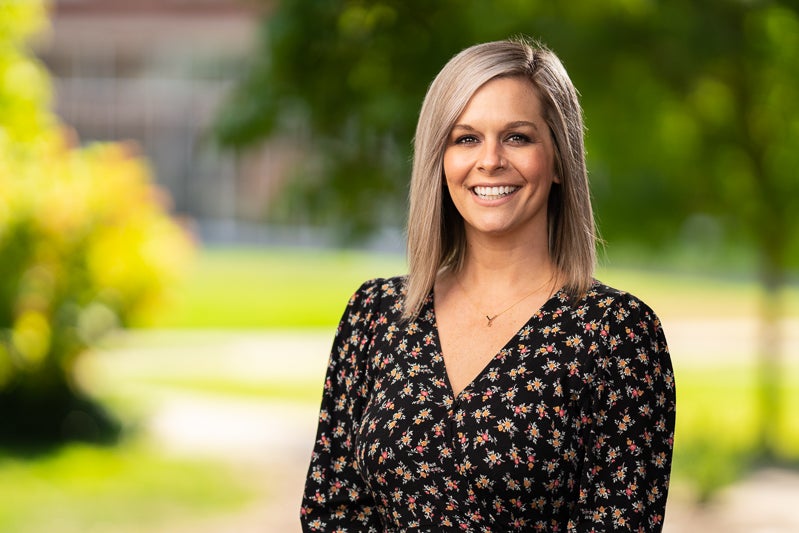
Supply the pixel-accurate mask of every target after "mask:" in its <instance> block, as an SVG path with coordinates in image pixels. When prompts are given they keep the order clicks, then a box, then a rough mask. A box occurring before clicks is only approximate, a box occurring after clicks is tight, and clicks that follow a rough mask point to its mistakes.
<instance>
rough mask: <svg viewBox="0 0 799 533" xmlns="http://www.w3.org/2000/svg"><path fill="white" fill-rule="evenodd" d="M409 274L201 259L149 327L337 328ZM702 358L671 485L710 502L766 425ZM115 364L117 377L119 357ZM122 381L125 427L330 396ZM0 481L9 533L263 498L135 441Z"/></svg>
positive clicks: (178, 381) (322, 258) (655, 300)
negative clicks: (165, 416) (378, 284)
mask: <svg viewBox="0 0 799 533" xmlns="http://www.w3.org/2000/svg"><path fill="white" fill-rule="evenodd" d="M403 271H404V260H403V259H402V258H401V257H397V256H375V255H372V254H366V253H357V252H346V253H341V252H334V251H324V252H311V251H290V250H246V249H243V250H235V249H231V250H220V249H217V250H201V251H200V253H199V255H198V258H197V262H196V264H195V265H194V268H193V269H192V271H191V272H190V273H189V275H188V276H187V278H186V280H185V282H184V283H183V284H182V285H181V286H180V287H176V288H175V292H174V299H173V305H172V306H171V307H169V308H167V309H165V310H164V312H163V313H162V314H160V315H158V316H155V317H151V320H150V322H149V326H150V327H156V328H185V329H195V330H197V333H198V335H200V333H202V334H203V335H205V334H208V332H207V331H206V332H200V330H201V329H209V328H210V329H216V328H219V329H226V328H227V329H235V328H272V329H285V328H308V327H314V328H318V327H323V328H331V329H332V327H333V326H335V324H336V323H337V322H338V319H339V317H340V316H341V313H342V311H343V308H344V305H345V303H346V300H347V298H348V297H349V296H350V295H351V294H352V292H353V291H354V290H355V289H356V288H357V287H358V285H359V284H360V283H361V282H362V281H364V280H366V279H369V278H372V277H377V276H391V275H395V274H400V273H402V272H403ZM597 276H598V277H599V278H600V279H602V280H603V281H605V282H606V283H609V284H611V285H614V286H618V287H621V288H624V289H626V290H629V291H631V292H633V293H635V294H637V295H638V296H640V297H641V298H643V299H644V300H645V301H647V302H648V303H649V304H650V305H651V306H652V307H653V308H654V309H655V310H656V311H657V312H658V313H659V314H661V316H666V315H668V316H669V317H676V318H688V319H690V318H701V317H707V316H712V317H715V318H725V317H733V318H734V317H745V316H753V315H754V314H755V313H756V311H757V309H758V307H757V306H758V288H757V285H756V284H755V283H754V282H753V281H751V280H746V279H741V278H739V279H732V278H724V277H720V276H710V275H688V274H680V275H675V274H668V273H663V272H660V273H656V272H645V271H637V270H631V269H623V268H618V267H615V268H607V269H602V270H600V272H599V273H598V274H597ZM785 302H786V304H787V305H786V310H787V312H788V313H789V314H790V315H792V316H794V317H796V316H799V290H798V289H797V287H792V288H791V289H790V290H789V291H788V292H787V294H786V295H785ZM154 333H157V332H154ZM141 341H142V342H143V343H144V344H146V343H153V344H155V345H157V346H158V347H160V348H165V347H168V346H165V344H164V343H166V344H168V342H175V341H174V340H173V341H169V337H168V336H167V338H166V341H165V340H164V339H163V338H161V337H159V336H158V335H155V336H154V337H153V336H149V334H148V336H144V337H142V339H141ZM181 342H183V341H181ZM196 342H198V343H199V346H202V345H203V344H204V343H208V342H211V343H212V341H209V339H208V338H206V337H202V335H200V336H199V337H198V339H197V341H196ZM176 348H181V349H182V350H185V349H186V347H185V346H183V347H179V346H176ZM681 355H685V354H681ZM697 355H699V354H697ZM702 355H713V356H716V357H713V358H708V359H709V360H712V361H719V362H718V363H716V364H712V365H711V364H707V363H705V364H703V365H700V364H693V361H701V360H702V359H703V358H702V357H698V356H697V357H696V358H692V357H690V354H687V355H686V356H685V357H681V358H680V362H681V364H680V365H679V366H677V368H676V369H675V370H676V378H677V394H678V414H677V431H676V445H675V456H674V466H673V472H674V480H675V483H676V484H678V485H679V486H680V487H688V488H689V490H692V491H693V492H694V493H695V494H696V496H697V498H699V499H706V498H707V497H709V496H710V495H712V494H713V493H714V491H716V490H718V488H720V487H722V486H724V485H725V484H727V483H729V482H731V481H734V480H735V479H737V478H739V477H740V476H742V475H743V474H744V473H745V472H746V470H747V469H748V468H749V467H750V466H751V464H752V458H753V456H752V452H753V449H754V446H755V443H756V436H757V418H756V415H757V414H756V411H755V405H756V404H755V400H756V391H755V374H754V372H753V369H752V368H750V367H749V366H746V365H745V364H743V363H740V362H737V363H727V362H724V360H723V359H722V358H721V357H718V354H702ZM683 361H684V362H683ZM108 363H109V364H110V365H113V364H115V360H114V358H113V357H111V358H109V359H108ZM164 363H165V362H164ZM173 366H174V365H173ZM159 369H160V370H159ZM125 372H126V371H125V369H124V368H123V369H121V370H120V372H119V373H112V374H109V376H111V377H113V378H114V379H113V380H111V381H113V383H110V382H108V383H105V385H106V387H105V389H107V390H106V391H105V394H108V397H104V398H103V399H104V401H106V404H107V405H110V406H111V407H112V408H114V409H116V410H119V411H121V412H123V413H125V416H126V417H127V418H128V419H131V418H133V419H137V418H138V417H139V416H144V414H145V413H146V412H147V411H148V407H147V405H148V402H149V401H150V400H152V397H150V396H148V394H149V393H153V394H155V393H157V392H158V391H176V392H191V393H197V394H204V395H214V396H219V397H222V398H225V397H228V398H229V397H235V398H240V399H241V398H243V399H247V398H249V399H252V400H254V401H276V402H284V403H289V402H306V403H309V402H310V403H313V404H318V401H319V398H320V393H321V390H320V387H321V381H320V379H318V378H319V376H315V377H313V378H311V377H308V378H307V379H305V378H296V379H292V380H279V379H272V378H266V379H265V380H261V381H253V380H247V381H243V380H237V379H234V378H233V377H231V376H224V375H215V374H211V375H206V374H204V373H197V372H182V371H181V372H171V373H169V372H167V373H165V372H163V367H162V365H161V364H160V363H159V364H158V365H154V366H153V371H152V373H151V374H147V373H145V374H137V375H135V376H130V375H127V374H125ZM782 377H783V380H782V383H783V385H784V388H783V390H782V396H783V405H784V406H786V407H785V412H783V413H782V414H781V417H780V420H781V424H780V443H779V446H780V447H779V452H780V455H781V456H782V457H783V458H786V459H788V460H793V461H796V460H799V417H796V416H794V413H793V412H792V411H791V410H790V409H789V407H790V406H796V405H799V367H797V365H796V364H794V365H793V366H790V367H788V368H786V369H785V371H784V373H783V375H782ZM101 389H102V387H101ZM115 394H116V395H115ZM0 480H2V483H0V502H2V504H0V531H2V532H4V533H39V532H42V533H44V532H48V533H50V532H53V531H58V533H73V532H83V531H114V532H115V533H128V532H130V533H132V532H133V531H152V530H156V529H158V528H163V527H164V526H165V525H170V524H184V523H187V521H188V523H191V522H193V521H195V520H199V519H202V518H203V517H204V516H209V515H211V514H215V513H224V512H226V511H231V512H232V511H235V510H236V509H238V508H241V506H243V505H245V504H246V503H248V502H250V501H252V500H251V498H252V497H253V496H252V495H253V491H255V490H256V489H253V488H252V487H251V486H250V485H249V484H248V481H245V480H244V479H242V478H240V477H239V476H238V475H237V474H234V473H233V472H232V471H231V470H230V467H229V466H223V465H221V464H216V463H213V462H199V461H190V460H184V459H176V458H170V457H166V456H164V455H162V454H161V453H158V452H157V451H156V450H153V449H152V448H150V447H148V446H147V445H145V444H143V443H141V442H136V441H129V442H123V443H122V444H121V445H120V446H118V447H115V448H95V447H90V446H71V447H68V448H65V449H63V450H61V451H60V452H57V453H54V454H52V455H48V456H38V457H33V458H27V459H21V458H15V457H11V456H8V455H2V454H0ZM161 530H163V529H161Z"/></svg>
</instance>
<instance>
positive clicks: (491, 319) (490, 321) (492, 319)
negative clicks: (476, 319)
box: [486, 315, 497, 328]
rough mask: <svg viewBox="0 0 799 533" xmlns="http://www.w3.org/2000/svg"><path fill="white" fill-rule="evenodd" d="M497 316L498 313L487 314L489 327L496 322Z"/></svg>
mask: <svg viewBox="0 0 799 533" xmlns="http://www.w3.org/2000/svg"><path fill="white" fill-rule="evenodd" d="M495 318H497V315H494V316H488V315H486V320H488V327H489V328H490V327H491V325H492V323H493V322H494V319H495Z"/></svg>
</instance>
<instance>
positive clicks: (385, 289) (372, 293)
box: [349, 276, 405, 313]
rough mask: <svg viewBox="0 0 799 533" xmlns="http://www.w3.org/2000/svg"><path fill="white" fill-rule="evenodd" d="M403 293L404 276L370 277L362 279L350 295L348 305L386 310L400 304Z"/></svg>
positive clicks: (357, 307) (356, 307)
mask: <svg viewBox="0 0 799 533" xmlns="http://www.w3.org/2000/svg"><path fill="white" fill-rule="evenodd" d="M404 294H405V276H394V277H390V278H372V279H369V280H366V281H364V282H363V283H362V284H361V286H360V287H358V290H356V291H355V293H353V295H352V296H351V297H350V301H349V307H350V308H354V309H369V310H371V311H373V312H384V313H385V312H388V311H390V310H392V309H395V308H398V306H401V300H402V298H403V296H404Z"/></svg>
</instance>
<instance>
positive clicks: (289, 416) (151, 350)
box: [86, 322, 799, 533]
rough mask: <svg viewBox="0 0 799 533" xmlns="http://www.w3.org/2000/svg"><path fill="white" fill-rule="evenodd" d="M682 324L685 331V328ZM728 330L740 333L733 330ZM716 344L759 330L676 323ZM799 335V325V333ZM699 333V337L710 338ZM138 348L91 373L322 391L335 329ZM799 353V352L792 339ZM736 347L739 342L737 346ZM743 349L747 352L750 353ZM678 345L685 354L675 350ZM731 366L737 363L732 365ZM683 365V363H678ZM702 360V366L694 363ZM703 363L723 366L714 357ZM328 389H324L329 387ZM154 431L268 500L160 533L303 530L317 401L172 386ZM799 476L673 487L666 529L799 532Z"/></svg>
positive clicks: (99, 359)
mask: <svg viewBox="0 0 799 533" xmlns="http://www.w3.org/2000/svg"><path fill="white" fill-rule="evenodd" d="M681 326H682V327H681ZM725 328H731V331H729V332H728V333H726V332H725V331H723V330H724V329H725ZM709 330H711V331H713V334H711V335H710V337H712V338H713V339H715V342H716V345H715V346H714V351H718V349H719V346H718V342H719V339H727V342H730V343H731V346H730V350H728V351H726V352H725V353H727V357H728V358H733V359H735V358H740V357H743V356H744V354H745V353H746V351H745V349H746V347H747V346H746V343H747V342H749V341H750V340H751V339H747V338H746V337H747V336H748V335H747V332H751V331H753V328H752V325H751V324H743V323H742V324H737V323H736V324H730V323H726V324H721V323H704V324H697V323H696V322H691V323H686V324H683V325H677V324H675V323H671V329H670V330H669V341H670V343H671V348H672V352H673V353H675V354H678V353H687V350H685V348H684V347H685V346H689V347H691V348H692V349H693V350H696V348H697V346H696V345H695V343H696V342H706V341H704V340H703V339H707V338H708V331H709ZM790 330H792V331H793V332H799V328H795V327H791V328H790ZM700 333H701V335H699V336H695V335H698V334H700ZM133 335H134V336H135V339H134V342H128V341H127V340H124V339H123V341H122V342H120V343H112V344H111V346H110V347H109V348H108V350H107V351H105V352H101V353H99V354H97V355H95V356H93V357H90V358H89V360H88V361H87V365H86V366H87V370H86V371H87V372H89V373H94V374H95V375H98V374H97V373H99V375H105V376H106V377H107V378H108V379H109V380H110V382H111V384H112V385H113V382H114V380H115V379H119V378H121V377H122V376H127V378H131V379H133V381H135V379H134V378H135V377H136V376H137V375H147V374H152V373H154V372H156V373H158V374H159V375H162V376H166V377H169V376H182V377H186V376H192V375H194V376H202V375H212V376H216V377H219V376H225V377H227V378H231V379H235V380H243V381H245V382H253V383H259V382H262V381H271V382H274V381H275V380H285V381H286V382H294V381H297V380H300V381H304V382H308V381H311V382H314V381H315V382H317V383H318V384H319V387H321V384H322V380H323V375H324V370H325V367H326V361H327V354H328V351H329V347H330V342H331V339H332V331H318V332H300V333H296V332H288V333H261V332H138V333H134V334H133ZM789 342H790V353H791V356H792V357H793V356H794V355H795V354H796V353H797V352H796V346H797V344H799V343H797V338H796V334H794V333H792V336H791V338H790V339H789ZM733 344H734V346H733ZM742 344H743V348H742ZM675 348H676V349H675ZM728 360H729V359H728ZM678 363H680V361H678V360H676V357H675V364H678ZM692 363H693V364H696V363H697V362H696V361H693V362H692ZM701 363H708V364H713V361H702V362H701ZM320 390H321V389H320ZM157 397H158V400H157V405H155V406H154V409H153V412H152V413H153V414H152V417H151V418H150V420H149V423H148V428H149V430H150V432H151V434H152V435H153V437H154V438H156V439H157V440H158V442H159V443H161V445H162V446H163V447H164V449H165V450H168V451H171V452H173V453H176V454H181V455H190V456H206V457H211V458H214V459H221V460H224V461H228V462H229V463H230V464H231V465H232V466H234V467H235V468H240V469H242V471H246V472H248V474H249V475H251V476H253V478H254V479H256V480H257V486H258V488H259V494H260V497H259V501H257V502H256V503H255V504H254V505H253V507H252V508H251V509H249V510H247V511H246V512H244V513H240V514H237V515H236V516H229V517H227V516H225V517H219V518H218V519H215V520H213V521H211V522H208V523H202V524H187V525H186V526H185V527H183V526H181V527H179V528H170V530H169V531H168V532H167V531H164V532H158V533H251V532H252V533H256V532H258V533H263V532H275V533H295V532H299V531H300V529H299V523H298V520H297V516H298V513H299V501H300V496H301V493H302V487H303V483H304V478H305V472H306V468H307V464H308V460H309V457H310V453H311V447H312V444H313V439H314V432H315V425H316V416H317V408H318V405H317V404H316V402H315V401H314V402H310V401H308V402H276V401H267V400H259V399H248V398H235V397H230V396H221V395H213V394H199V393H195V392H182V391H177V390H170V391H169V392H168V393H166V392H165V393H164V394H159V395H158V396H157ZM797 502H799V472H790V471H780V470H763V471H759V472H755V473H754V474H752V475H751V476H750V477H749V478H747V479H744V480H743V481H741V482H740V483H738V484H736V485H734V486H732V487H729V488H728V489H727V490H724V491H722V492H721V493H720V494H719V495H718V497H717V498H716V499H715V500H714V501H713V502H712V503H710V504H709V505H707V506H705V507H701V508H700V507H697V506H695V505H694V504H693V503H692V502H691V498H690V496H689V495H688V494H687V493H686V492H685V491H683V490H681V489H680V487H679V486H676V485H675V486H673V487H672V491H671V493H670V497H669V504H668V508H667V516H666V527H665V528H664V531H665V532H666V533H683V532H691V533H693V532H703V533H716V532H718V533H721V532H724V533H738V532H741V533H743V532H746V533H782V532H794V531H799V513H797V512H796V510H795V506H796V504H797Z"/></svg>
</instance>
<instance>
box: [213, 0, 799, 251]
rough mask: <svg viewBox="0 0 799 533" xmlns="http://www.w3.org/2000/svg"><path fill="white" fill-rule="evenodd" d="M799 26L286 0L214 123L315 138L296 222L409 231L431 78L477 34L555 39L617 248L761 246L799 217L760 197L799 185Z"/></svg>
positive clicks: (753, 13) (757, 7)
mask: <svg viewBox="0 0 799 533" xmlns="http://www.w3.org/2000/svg"><path fill="white" fill-rule="evenodd" d="M796 20H797V16H796V10H795V9H794V8H793V7H791V6H790V5H788V4H782V3H779V2H769V1H760V2H743V1H738V0H710V1H708V2H690V1H688V0H676V1H670V2H665V1H663V2H643V1H638V0H612V1H609V2H603V3H601V5H600V4H597V3H595V2H589V1H587V0H577V1H575V2H559V3H555V2H519V1H517V0H498V1H496V2H462V1H455V0H450V1H441V2H423V1H421V0H411V1H402V2H401V1H399V0H393V1H392V0H380V1H378V0H335V1H330V2H308V1H303V0H285V1H282V2H279V3H278V5H277V7H276V8H275V9H274V11H272V12H269V13H268V14H267V16H265V17H264V21H263V24H262V31H261V40H260V44H259V47H258V49H257V50H256V51H255V53H254V56H253V58H254V59H253V61H252V64H251V68H250V70H249V72H248V75H247V76H246V77H245V79H244V80H242V82H241V83H240V84H239V85H238V86H237V87H236V89H235V90H234V91H233V92H232V93H231V95H230V99H229V101H228V105H226V106H225V107H224V108H223V109H222V112H221V113H220V115H219V120H218V127H217V131H218V134H219V138H220V140H221V141H222V142H223V144H226V145H228V146H234V147H239V148H240V147H245V146H247V145H248V144H251V143H254V142H257V141H259V140H261V139H263V138H267V137H270V136H273V135H281V134H285V133H286V132H287V131H294V132H296V131H298V130H299V131H301V132H304V133H303V136H302V137H301V140H302V141H303V147H302V148H303V149H304V151H305V157H304V158H303V161H302V162H301V164H300V165H298V167H297V168H296V173H295V175H293V176H292V180H291V183H290V185H289V187H288V190H287V191H286V195H285V196H283V197H282V198H281V200H280V205H284V206H286V205H288V206H291V209H292V212H291V213H289V215H293V216H294V217H295V218H296V217H297V213H298V212H299V213H302V216H303V217H304V219H305V220H311V221H317V222H324V221H327V222H331V221H332V222H333V223H334V225H335V227H337V228H340V229H341V230H342V231H344V232H349V233H352V232H353V231H354V232H356V233H361V234H362V233H364V232H368V231H369V230H370V229H373V228H375V227H377V226H380V225H381V224H385V223H394V224H396V223H397V222H398V221H400V218H401V216H402V214H403V213H404V205H405V194H406V190H407V182H408V175H409V160H410V156H411V141H412V135H413V130H414V128H415V123H416V118H417V116H418V110H419V107H420V104H421V100H422V98H423V95H424V92H425V90H426V88H427V85H428V84H429V82H430V81H431V80H432V78H433V76H434V75H435V73H436V72H437V71H438V70H439V69H440V68H441V66H443V64H444V63H445V62H446V61H447V59H449V58H450V57H451V56H452V55H453V54H454V53H456V52H458V51H459V50H461V49H463V48H464V47H466V46H469V45H471V44H474V43H475V42H480V41H486V40H492V39H501V38H506V37H508V36H512V35H515V34H526V35H529V36H532V37H534V38H540V39H541V40H542V41H543V42H544V43H546V44H548V45H549V46H551V47H552V48H553V49H555V51H556V52H557V53H558V54H559V55H560V56H561V57H562V58H563V60H564V62H565V63H566V66H567V68H568V69H569V71H570V73H571V75H572V77H573V78H574V80H575V84H576V85H577V87H578V88H579V89H580V91H581V93H582V98H583V104H584V109H585V113H586V119H587V125H588V136H587V142H588V153H589V169H590V172H591V176H592V181H593V189H594V195H595V199H596V203H597V207H598V213H599V217H600V225H601V227H602V230H603V233H604V235H605V236H606V237H607V238H608V240H609V241H611V242H619V241H624V240H628V241H634V242H637V243H639V244H640V243H643V244H646V245H650V246H651V245H653V244H655V243H669V244H671V243H673V242H674V241H679V240H681V239H682V240H688V241H689V242H694V243H695V244H696V245H697V246H698V247H700V248H701V247H706V246H707V245H708V244H709V243H710V244H712V243H713V242H717V241H720V240H723V239H724V238H726V239H728V240H733V241H736V242H738V241H739V240H740V239H741V237H742V236H743V237H745V238H746V239H747V242H749V243H750V244H753V243H757V242H759V241H761V239H762V238H764V235H762V234H760V235H758V234H756V229H757V227H758V225H757V224H753V223H752V222H753V220H755V219H757V220H765V219H764V217H766V218H768V219H771V222H769V223H768V225H769V228H770V229H769V233H770V234H771V235H774V234H784V235H785V237H786V239H785V240H786V241H789V242H795V240H796V239H795V227H792V228H789V226H795V224H789V223H788V222H789V221H787V220H786V217H781V218H780V220H779V221H778V220H776V219H775V218H774V216H773V215H775V212H774V211H773V210H771V208H770V207H769V209H768V214H766V213H765V212H764V209H763V208H764V207H766V206H771V205H773V203H774V201H775V200H776V201H778V202H780V203H782V202H789V201H792V198H795V197H796V196H797V195H796V194H794V195H793V196H791V195H789V194H786V193H789V192H791V191H795V189H791V187H794V185H793V183H794V181H795V180H786V179H783V178H782V177H780V178H778V176H779V175H785V174H786V173H788V172H789V170H788V169H790V168H792V164H793V163H795V161H794V159H792V157H793V156H792V155H791V154H792V153H793V152H795V151H792V150H791V149H790V141H789V139H790V138H791V137H792V134H793V133H794V131H793V130H794V128H795V127H796V126H795V121H796V118H795V117H796V116H797V115H796V104H795V102H796V99H795V98H793V95H794V94H795V92H796V87H797V76H796V68H797V67H796V65H797V63H798V62H797V61H796V60H795V55H796V52H795V50H796V49H797V47H796V46H795V41H796V28H795V25H796ZM754 145H759V146H761V147H762V149H763V150H765V151H767V152H768V154H761V155H756V154H753V153H752V147H753V146H754ZM753 159H754V160H753ZM757 159H763V162H762V163H758V162H757V161H756V160H757ZM758 165H760V166H758ZM755 174H757V175H758V176H757V177H756V176H755ZM764 179H765V180H768V181H769V182H770V183H771V182H773V183H772V184H771V185H768V186H766V187H762V188H760V187H759V186H758V183H761V184H762V180H764ZM777 182H779V183H781V184H782V185H780V186H777V187H776V188H775V186H776V183H777ZM755 189H757V190H755ZM777 199H778V200H777ZM792 206H793V204H791V205H790V206H789V205H786V206H785V207H783V208H780V210H781V211H783V212H786V213H787V212H790V211H791V209H792ZM276 213H277V215H278V216H281V215H286V213H285V209H284V210H283V211H281V209H280V208H277V209H276ZM633 220H642V221H645V222H644V223H634V224H631V223H630V222H631V221H633ZM775 225H777V226H779V227H780V230H779V231H774V227H775ZM761 233H765V231H763V232H761ZM789 236H790V237H791V238H790V239H789V238H788V237H789ZM794 248H795V247H794ZM797 252H799V250H794V249H793V248H791V250H790V251H788V250H787V249H786V250H785V251H784V252H781V253H782V255H784V256H785V257H784V258H783V259H781V260H780V261H781V262H783V263H785V262H786V261H787V259H788V258H795V257H796V256H797ZM792 260H793V259H792ZM794 264H795V261H794Z"/></svg>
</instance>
